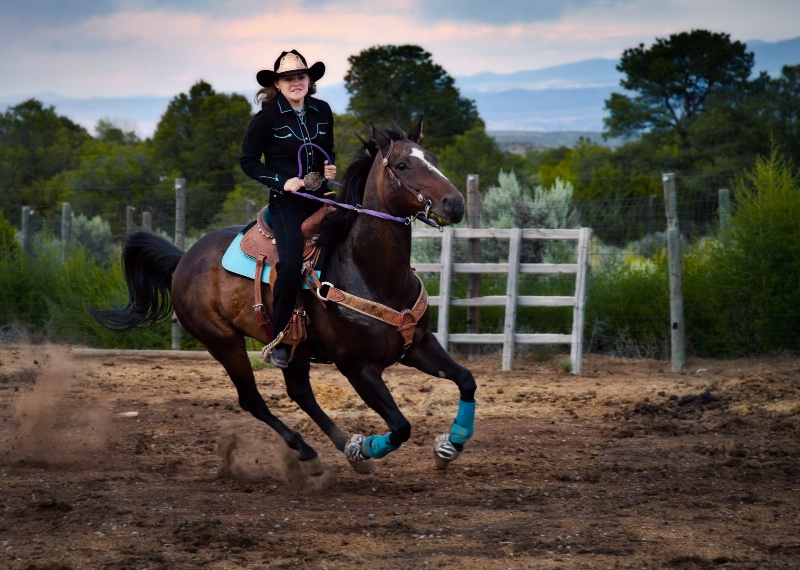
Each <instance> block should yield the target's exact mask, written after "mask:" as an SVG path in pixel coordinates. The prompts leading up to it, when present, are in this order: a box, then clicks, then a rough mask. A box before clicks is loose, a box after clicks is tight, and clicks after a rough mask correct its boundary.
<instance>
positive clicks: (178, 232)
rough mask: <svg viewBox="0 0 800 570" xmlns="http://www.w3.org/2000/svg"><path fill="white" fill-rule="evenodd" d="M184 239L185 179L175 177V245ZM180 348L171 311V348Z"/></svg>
mask: <svg viewBox="0 0 800 570" xmlns="http://www.w3.org/2000/svg"><path fill="white" fill-rule="evenodd" d="M185 241H186V179H185V178H176V179H175V245H177V246H178V247H179V248H181V249H184V243H185ZM180 348H181V324H180V323H179V322H178V317H177V316H176V315H175V313H174V312H173V313H172V350H180Z"/></svg>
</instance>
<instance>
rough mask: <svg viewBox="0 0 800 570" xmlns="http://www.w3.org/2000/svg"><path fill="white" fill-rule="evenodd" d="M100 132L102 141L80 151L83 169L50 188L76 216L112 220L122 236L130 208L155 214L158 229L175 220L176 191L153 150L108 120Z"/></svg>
mask: <svg viewBox="0 0 800 570" xmlns="http://www.w3.org/2000/svg"><path fill="white" fill-rule="evenodd" d="M96 130H97V133H98V135H97V137H96V138H93V139H90V140H89V141H87V142H86V143H84V145H83V146H82V147H81V149H80V150H79V152H78V164H77V165H75V167H74V168H72V169H70V170H66V171H63V172H61V173H59V174H57V175H55V176H53V177H52V178H51V179H50V180H48V181H47V182H46V183H45V188H53V189H58V188H60V189H62V191H61V197H62V198H63V199H64V200H66V201H68V202H70V204H71V205H72V208H73V211H74V212H76V214H83V215H85V216H88V217H90V218H91V217H94V216H101V217H103V218H106V219H108V220H109V222H110V223H111V227H112V229H113V231H114V233H115V234H117V235H119V234H121V233H122V232H123V231H124V229H125V209H126V207H127V206H134V207H136V208H137V210H138V211H139V212H143V211H150V212H151V214H152V217H153V222H154V224H156V225H159V222H163V220H164V218H166V217H169V216H172V215H173V212H174V205H173V203H172V202H170V201H169V199H170V198H171V196H172V195H173V194H174V190H173V189H172V184H171V183H169V184H167V183H164V182H162V181H160V179H159V174H160V173H159V170H158V167H157V165H156V162H155V160H154V159H153V152H152V149H151V148H150V146H149V145H148V144H147V143H146V142H142V141H140V140H139V138H138V137H137V136H136V134H135V133H134V132H125V131H123V130H122V129H120V128H119V127H116V126H115V125H113V124H112V123H111V122H109V121H106V120H101V121H99V122H98V125H97V129H96ZM170 219H171V218H170Z"/></svg>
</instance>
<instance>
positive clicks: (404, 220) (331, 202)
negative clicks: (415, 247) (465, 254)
mask: <svg viewBox="0 0 800 570" xmlns="http://www.w3.org/2000/svg"><path fill="white" fill-rule="evenodd" d="M307 146H311V147H314V148H316V149H319V151H320V152H322V154H323V155H325V158H326V159H327V160H328V162H329V163H330V162H331V157H330V156H329V155H328V153H327V152H325V149H324V148H322V147H321V146H319V145H317V144H314V143H303V144H301V145H300V148H299V149H297V177H298V178H300V179H301V180H302V179H303V163H302V158H301V155H300V152H301V151H302V150H303V148H304V147H307ZM328 182H330V183H331V184H335V185H336V186H341V184H340V183H339V182H336V181H335V180H328ZM295 194H296V195H298V196H302V197H303V198H308V199H310V200H316V201H317V202H322V203H323V204H328V205H329V206H333V207H335V208H344V209H345V210H353V211H355V212H358V213H359V214H367V215H368V216H373V217H375V218H381V219H383V220H390V221H392V222H400V223H401V224H405V225H409V224H410V223H411V222H412V221H413V220H414V219H418V220H419V221H421V222H423V223H425V224H428V225H429V226H431V227H433V228H436V229H438V230H441V229H442V227H441V226H440V225H439V224H437V223H436V222H434V221H432V220H430V219H428V217H427V216H425V215H424V214H423V213H422V212H417V213H416V214H415V215H413V216H408V217H407V218H402V217H400V216H392V215H391V214H386V213H384V212H379V211H377V210H369V209H367V208H362V207H361V205H360V204H359V205H356V206H352V205H350V204H342V203H340V202H337V201H336V200H331V199H329V198H319V197H317V196H314V195H313V194H306V193H305V192H295Z"/></svg>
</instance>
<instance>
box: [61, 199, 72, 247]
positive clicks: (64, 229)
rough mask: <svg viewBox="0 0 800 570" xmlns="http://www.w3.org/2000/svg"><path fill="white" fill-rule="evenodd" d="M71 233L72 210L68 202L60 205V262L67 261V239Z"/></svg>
mask: <svg viewBox="0 0 800 570" xmlns="http://www.w3.org/2000/svg"><path fill="white" fill-rule="evenodd" d="M71 233H72V210H71V209H70V206H69V202H62V203H61V261H66V260H67V254H68V252H69V238H70V235H71Z"/></svg>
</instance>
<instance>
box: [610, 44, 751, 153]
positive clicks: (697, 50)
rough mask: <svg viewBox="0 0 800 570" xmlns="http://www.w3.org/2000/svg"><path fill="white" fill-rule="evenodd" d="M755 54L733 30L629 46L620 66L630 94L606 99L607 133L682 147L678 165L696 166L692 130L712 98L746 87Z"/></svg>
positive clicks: (613, 94)
mask: <svg viewBox="0 0 800 570" xmlns="http://www.w3.org/2000/svg"><path fill="white" fill-rule="evenodd" d="M752 67H753V54H752V53H751V52H747V51H746V46H745V45H744V44H743V43H741V42H738V41H731V39H730V36H729V35H728V34H723V33H714V32H709V31H706V30H693V31H692V32H683V33H679V34H673V35H671V36H669V37H668V38H666V39H663V38H659V39H657V40H656V42H655V44H654V45H652V46H651V47H649V48H645V46H644V44H640V45H639V46H638V47H636V48H631V49H626V50H625V51H624V52H623V54H622V59H621V60H620V63H619V65H618V66H617V69H618V70H619V71H620V72H622V73H624V74H625V77H624V78H623V79H622V81H621V82H620V84H621V86H622V87H623V88H625V89H626V90H627V91H629V92H631V93H634V94H635V95H634V96H628V95H624V94H620V93H612V94H611V98H610V99H608V100H607V101H606V105H605V107H606V110H607V111H608V113H609V115H608V116H607V117H606V118H605V119H604V122H605V126H606V133H605V134H606V135H609V136H632V135H639V134H642V133H646V134H647V136H653V137H656V138H658V139H659V140H661V141H664V142H666V143H667V144H676V145H677V146H678V148H679V151H680V158H681V160H680V162H679V164H678V165H677V166H680V167H683V168H686V167H688V166H689V165H691V161H692V156H691V155H692V151H693V149H692V146H691V144H690V143H691V141H690V137H689V131H690V128H691V125H692V123H694V121H695V120H696V119H697V117H698V116H699V115H700V114H702V113H703V111H704V110H705V108H706V105H707V104H708V102H709V100H710V98H711V97H712V96H714V95H719V94H731V93H735V92H736V90H737V89H742V88H745V87H746V86H747V83H748V79H749V77H750V73H751V70H752Z"/></svg>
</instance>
